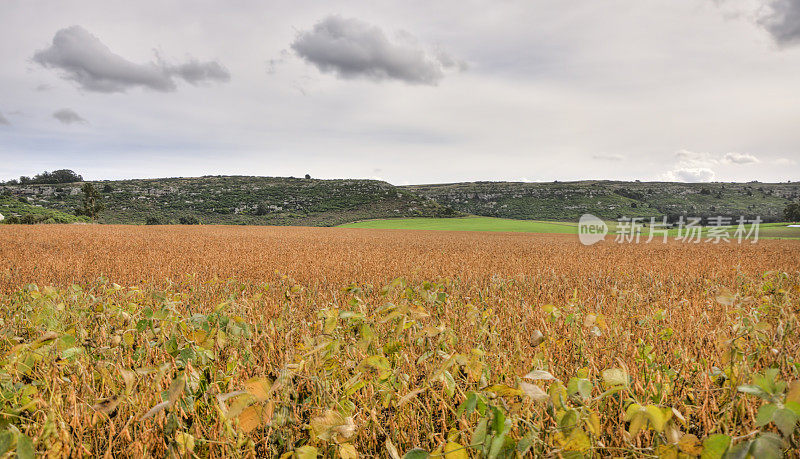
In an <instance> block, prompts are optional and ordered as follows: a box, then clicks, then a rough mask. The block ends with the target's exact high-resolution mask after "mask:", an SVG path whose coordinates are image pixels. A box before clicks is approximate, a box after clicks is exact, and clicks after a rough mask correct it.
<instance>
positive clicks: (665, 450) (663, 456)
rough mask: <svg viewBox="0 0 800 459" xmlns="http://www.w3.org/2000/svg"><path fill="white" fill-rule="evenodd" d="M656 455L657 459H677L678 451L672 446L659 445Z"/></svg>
mask: <svg viewBox="0 0 800 459" xmlns="http://www.w3.org/2000/svg"><path fill="white" fill-rule="evenodd" d="M656 455H657V456H658V458H659V459H678V449H677V448H675V446H672V445H659V446H658V448H656Z"/></svg>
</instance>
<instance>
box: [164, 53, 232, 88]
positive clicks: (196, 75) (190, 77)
mask: <svg viewBox="0 0 800 459" xmlns="http://www.w3.org/2000/svg"><path fill="white" fill-rule="evenodd" d="M164 69H165V70H166V71H167V73H168V74H170V75H175V76H177V77H180V78H183V79H184V80H186V82H187V83H190V84H197V83H200V82H202V81H205V80H215V81H222V82H224V81H229V80H230V79H231V74H230V73H228V70H227V69H226V68H225V67H223V66H222V64H220V63H219V62H215V61H210V62H199V61H197V60H196V59H192V60H190V61H189V62H186V63H184V64H180V65H174V66H165V67H164Z"/></svg>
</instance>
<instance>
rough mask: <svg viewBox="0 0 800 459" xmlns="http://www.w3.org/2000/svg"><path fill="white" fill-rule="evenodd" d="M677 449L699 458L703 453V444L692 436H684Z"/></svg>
mask: <svg viewBox="0 0 800 459" xmlns="http://www.w3.org/2000/svg"><path fill="white" fill-rule="evenodd" d="M678 448H680V449H681V451H683V452H684V453H686V454H691V455H694V456H699V455H700V454H702V453H703V444H702V443H700V439H699V438H697V437H696V436H694V435H692V434H686V435H684V436H683V437H681V440H680V441H679V442H678Z"/></svg>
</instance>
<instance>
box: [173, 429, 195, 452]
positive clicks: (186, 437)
mask: <svg viewBox="0 0 800 459" xmlns="http://www.w3.org/2000/svg"><path fill="white" fill-rule="evenodd" d="M175 443H176V444H177V445H178V451H179V452H180V453H181V456H187V455H191V453H192V452H193V451H194V437H193V436H192V435H190V434H188V433H186V432H177V433H176V434H175Z"/></svg>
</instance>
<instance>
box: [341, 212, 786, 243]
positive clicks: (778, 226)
mask: <svg viewBox="0 0 800 459" xmlns="http://www.w3.org/2000/svg"><path fill="white" fill-rule="evenodd" d="M606 223H607V224H608V227H609V237H610V238H612V240H613V237H614V233H615V231H616V226H617V222H616V221H611V222H606ZM786 225H787V224H786V223H764V224H761V227H760V228H759V237H761V238H769V239H784V238H788V239H798V238H800V228H789V227H787V226H786ZM341 227H343V228H379V229H410V230H436V231H508V232H518V233H520V232H521V233H560V234H577V232H578V225H577V223H574V222H551V221H539V220H511V219H506V218H494V217H461V218H391V219H384V220H367V221H362V222H355V223H348V224H345V225H341ZM727 230H728V233H729V234H730V236H731V238H733V235H734V232H735V231H736V226H731V227H727ZM706 232H707V229H706V228H705V227H704V228H703V232H702V237H704V238H705V237H706ZM648 234H649V229H648V228H644V229H643V230H642V236H643V238H644V239H646V238H647V235H648ZM669 234H670V236H672V237H674V236H677V235H678V230H677V229H673V230H670V233H669Z"/></svg>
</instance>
